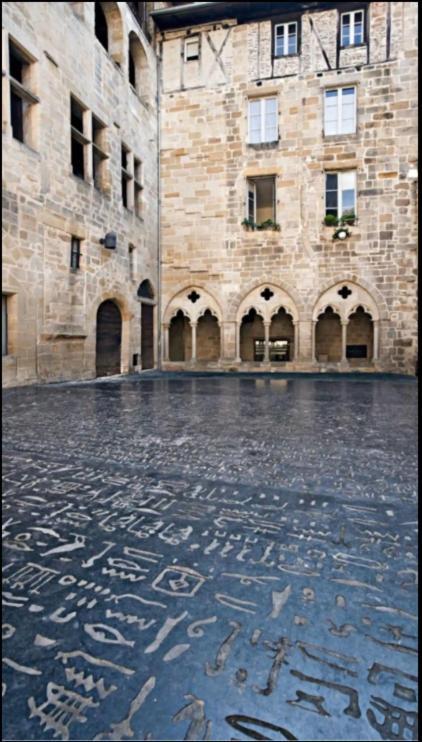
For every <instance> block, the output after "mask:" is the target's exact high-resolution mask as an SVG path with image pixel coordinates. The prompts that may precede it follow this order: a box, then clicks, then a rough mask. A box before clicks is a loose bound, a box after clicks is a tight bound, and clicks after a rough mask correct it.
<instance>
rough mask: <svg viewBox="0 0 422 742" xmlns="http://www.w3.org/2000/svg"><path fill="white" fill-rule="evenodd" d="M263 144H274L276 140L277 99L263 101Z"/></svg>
mask: <svg viewBox="0 0 422 742" xmlns="http://www.w3.org/2000/svg"><path fill="white" fill-rule="evenodd" d="M264 110H265V113H264V139H263V141H264V142H276V141H277V139H278V122H277V119H278V115H277V113H278V111H277V98H266V99H264Z"/></svg>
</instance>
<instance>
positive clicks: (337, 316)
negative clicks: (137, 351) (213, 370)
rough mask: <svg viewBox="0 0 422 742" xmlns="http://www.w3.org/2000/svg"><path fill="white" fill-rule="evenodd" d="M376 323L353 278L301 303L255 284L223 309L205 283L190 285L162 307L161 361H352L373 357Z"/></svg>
mask: <svg viewBox="0 0 422 742" xmlns="http://www.w3.org/2000/svg"><path fill="white" fill-rule="evenodd" d="M379 326H380V315H379V311H378V307H377V304H376V302H375V300H374V299H373V297H372V296H371V294H370V293H369V291H368V290H367V289H365V288H363V287H362V286H360V285H358V284H356V283H354V282H349V281H345V282H342V283H336V284H335V285H333V286H331V287H330V288H329V289H328V290H326V291H324V292H323V293H322V294H321V295H320V296H319V298H318V299H317V300H316V301H315V302H314V304H313V306H311V307H310V308H309V309H308V311H306V310H304V309H303V307H301V309H300V311H299V309H298V306H297V303H296V302H295V301H294V299H293V298H292V297H291V295H290V294H289V293H288V292H287V291H285V290H284V289H282V288H281V287H279V286H276V285H275V284H272V283H266V284H262V285H261V286H258V287H256V288H254V289H253V290H252V291H250V292H249V293H248V294H247V295H246V296H245V297H244V298H243V299H242V300H241V301H240V303H239V305H238V308H237V311H236V312H235V314H234V316H231V317H225V316H224V314H223V311H222V308H221V306H220V304H219V303H218V302H217V300H216V299H215V298H214V297H213V296H212V295H211V294H210V293H209V292H208V291H207V290H205V289H204V288H202V287H195V286H191V287H189V288H186V289H184V290H183V291H180V292H179V293H178V294H176V295H175V296H174V297H173V299H171V301H170V302H169V303H168V305H167V307H166V309H165V312H164V318H163V361H165V362H179V363H180V362H182V363H188V364H192V363H197V362H204V363H208V362H213V363H215V364H216V363H218V362H219V361H227V362H228V361H231V362H234V363H236V364H240V363H249V364H254V363H263V364H266V365H267V364H273V363H275V364H277V363H300V362H302V363H303V362H305V363H313V364H324V363H339V364H343V365H351V366H353V365H359V364H361V363H368V362H373V361H376V360H377V359H378V357H379Z"/></svg>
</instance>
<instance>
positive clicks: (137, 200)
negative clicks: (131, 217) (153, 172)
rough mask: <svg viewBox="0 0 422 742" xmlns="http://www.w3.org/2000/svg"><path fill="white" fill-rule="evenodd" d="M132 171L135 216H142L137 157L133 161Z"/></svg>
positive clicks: (139, 163) (140, 166)
mask: <svg viewBox="0 0 422 742" xmlns="http://www.w3.org/2000/svg"><path fill="white" fill-rule="evenodd" d="M133 171H134V176H135V177H134V186H135V214H136V215H137V216H141V215H142V191H143V187H144V186H143V184H142V176H143V173H142V162H141V160H139V159H138V158H137V157H134V160H133Z"/></svg>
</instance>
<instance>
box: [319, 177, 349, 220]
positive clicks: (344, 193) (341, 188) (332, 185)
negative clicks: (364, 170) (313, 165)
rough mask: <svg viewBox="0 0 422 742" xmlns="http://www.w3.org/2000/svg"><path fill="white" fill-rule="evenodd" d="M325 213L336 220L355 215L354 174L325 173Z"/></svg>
mask: <svg viewBox="0 0 422 742" xmlns="http://www.w3.org/2000/svg"><path fill="white" fill-rule="evenodd" d="M325 213H326V214H327V215H328V214H332V215H333V216H335V217H337V218H339V217H342V216H348V215H350V216H351V215H356V172H354V171H346V172H342V173H326V176H325Z"/></svg>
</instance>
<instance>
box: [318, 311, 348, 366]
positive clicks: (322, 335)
mask: <svg viewBox="0 0 422 742" xmlns="http://www.w3.org/2000/svg"><path fill="white" fill-rule="evenodd" d="M341 343H342V331H341V321H340V317H339V315H338V314H336V313H335V312H334V309H333V308H332V307H327V308H326V310H325V312H323V313H322V314H320V315H319V317H318V321H317V325H316V329H315V354H316V359H317V361H321V362H322V363H325V362H327V361H328V362H331V363H339V362H340V361H341V347H342V346H341Z"/></svg>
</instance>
